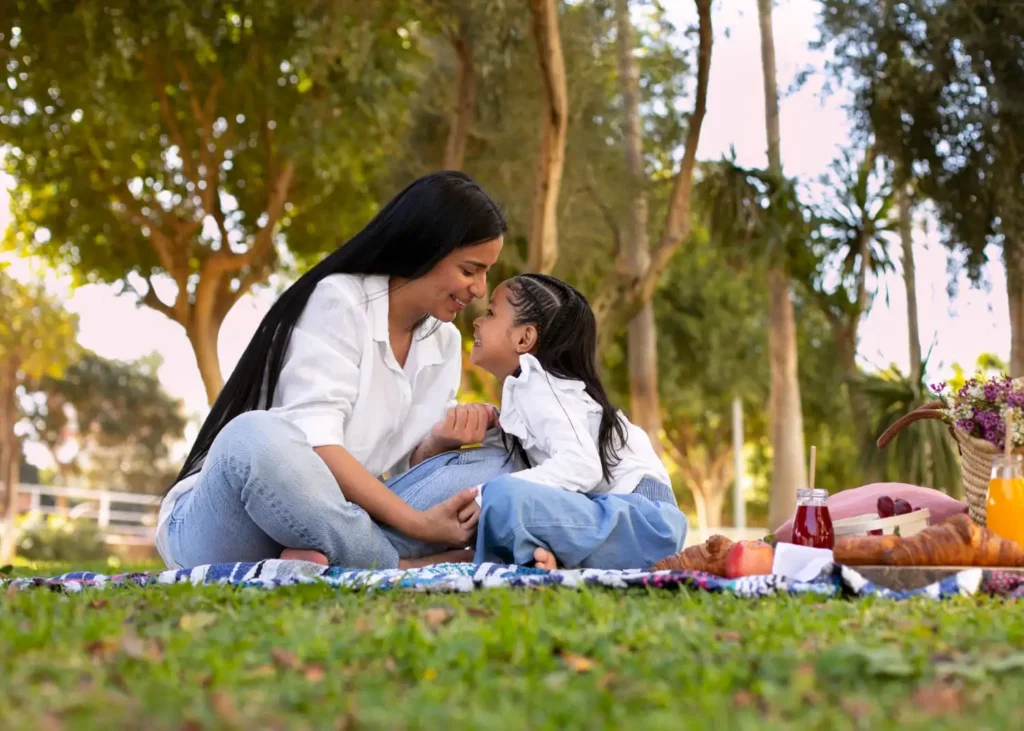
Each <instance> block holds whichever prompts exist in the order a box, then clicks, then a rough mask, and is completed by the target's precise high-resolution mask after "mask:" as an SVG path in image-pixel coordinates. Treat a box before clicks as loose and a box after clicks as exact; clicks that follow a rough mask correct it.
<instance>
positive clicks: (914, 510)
mask: <svg viewBox="0 0 1024 731" xmlns="http://www.w3.org/2000/svg"><path fill="white" fill-rule="evenodd" d="M920 509H921V508H919V507H917V506H914V509H913V510H911V511H910V512H911V513H916V512H917V511H918V510H920Z"/></svg>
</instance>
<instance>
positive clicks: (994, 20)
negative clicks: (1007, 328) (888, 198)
mask: <svg viewBox="0 0 1024 731" xmlns="http://www.w3.org/2000/svg"><path fill="white" fill-rule="evenodd" d="M820 28H821V30H822V36H823V37H822V43H823V44H825V43H827V44H828V45H829V47H830V48H832V49H833V51H834V58H833V62H832V64H831V66H832V71H833V75H834V78H835V79H836V80H837V82H838V83H841V84H842V85H843V87H844V88H846V89H850V90H852V91H853V93H854V104H853V107H852V109H853V112H854V118H855V120H856V121H857V123H858V125H859V128H860V131H861V133H862V136H864V137H870V136H873V137H874V138H875V139H876V140H877V141H878V143H879V146H880V149H881V151H882V152H883V154H886V155H889V156H890V157H892V158H893V160H895V161H896V162H897V163H899V164H900V165H901V166H902V167H903V169H904V171H905V175H910V176H912V177H913V178H915V179H916V180H917V183H918V186H919V188H920V190H921V192H922V193H923V194H924V195H925V196H926V197H928V198H929V199H931V200H932V201H933V202H934V203H935V206H936V209H937V211H938V215H939V218H940V220H941V221H942V223H943V224H944V231H945V233H946V243H947V244H948V245H950V246H954V247H959V248H962V249H963V250H964V251H965V252H966V258H965V262H964V263H965V265H966V267H967V271H968V273H969V274H970V275H971V277H972V278H973V279H975V280H977V279H978V278H979V277H980V276H981V267H982V265H983V264H984V263H985V261H986V260H987V254H986V252H985V246H986V245H987V244H988V243H991V242H996V243H1006V244H1007V245H1009V246H1012V247H1015V248H1016V247H1019V246H1020V243H1021V241H1022V240H1024V200H1022V198H1021V196H1020V195H1019V191H1020V187H1021V182H1022V180H1024V126H1022V125H1021V124H1020V120H1021V118H1024V102H1022V100H1021V95H1020V89H1021V88H1022V87H1024V63H1022V59H1024V15H1022V14H1021V12H1020V8H1019V7H1018V5H1017V4H1016V3H1008V2H1004V0H977V1H975V2H960V1H959V0H912V1H910V2H899V3H892V2H887V3H879V2H874V1H873V0H823V3H822V14H821V20H820Z"/></svg>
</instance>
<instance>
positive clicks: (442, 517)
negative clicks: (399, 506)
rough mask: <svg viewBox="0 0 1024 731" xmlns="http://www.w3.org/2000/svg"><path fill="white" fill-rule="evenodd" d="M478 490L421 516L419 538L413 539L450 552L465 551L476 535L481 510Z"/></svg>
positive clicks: (466, 492) (455, 498)
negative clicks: (477, 502) (463, 549)
mask: <svg viewBox="0 0 1024 731" xmlns="http://www.w3.org/2000/svg"><path fill="white" fill-rule="evenodd" d="M476 496H477V488H475V487H471V488H469V489H466V490H463V491H461V492H459V493H458V494H456V495H453V496H452V497H450V498H448V499H447V500H445V501H444V502H443V503H439V504H437V505H435V506H434V507H432V508H429V509H427V510H424V511H422V512H421V513H420V515H421V521H422V522H421V524H420V526H419V530H417V531H416V532H417V533H418V535H416V536H412V537H413V538H419V539H420V540H422V541H427V542H428V543H437V544H440V545H442V546H445V547H447V548H465V547H466V546H468V545H469V544H470V543H471V542H472V540H473V535H474V533H476V524H477V521H478V520H479V519H480V507H479V506H478V505H477V504H476Z"/></svg>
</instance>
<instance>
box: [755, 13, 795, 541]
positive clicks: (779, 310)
mask: <svg viewBox="0 0 1024 731" xmlns="http://www.w3.org/2000/svg"><path fill="white" fill-rule="evenodd" d="M757 17H758V23H759V26H760V29H761V73H762V76H763V78H764V110H765V111H764V113H765V130H766V132H767V136H768V172H769V174H770V175H771V176H772V177H773V178H775V179H776V180H777V181H780V182H781V181H782V179H783V178H782V154H781V152H780V149H779V147H780V132H779V91H778V85H777V80H776V71H775V39H774V36H773V33H772V0H757ZM785 267H786V265H785V263H784V260H781V259H780V260H778V263H777V264H776V265H775V266H773V267H772V269H771V270H770V272H769V275H768V291H769V295H770V296H769V304H768V312H769V319H770V326H769V329H768V342H769V354H770V355H769V357H770V362H771V384H772V387H771V397H770V400H769V413H770V420H771V434H772V438H771V442H772V498H771V506H770V508H769V512H768V525H769V527H771V528H775V527H776V526H778V525H779V524H781V523H782V522H783V521H785V520H786V519H787V518H789V516H790V515H792V514H793V510H794V508H795V506H796V491H797V490H799V489H800V488H802V487H805V486H806V485H807V470H806V467H805V464H804V432H803V412H802V410H801V407H800V382H799V380H798V379H797V349H796V342H797V333H796V318H795V317H794V314H793V292H792V288H791V287H790V281H789V274H788V272H787V271H786V268H785Z"/></svg>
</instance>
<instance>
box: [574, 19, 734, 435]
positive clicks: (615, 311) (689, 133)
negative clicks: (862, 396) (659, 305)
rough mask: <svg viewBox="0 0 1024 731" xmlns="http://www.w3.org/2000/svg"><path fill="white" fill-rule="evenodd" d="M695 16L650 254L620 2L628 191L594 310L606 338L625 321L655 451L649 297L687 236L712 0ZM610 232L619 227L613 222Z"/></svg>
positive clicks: (635, 384) (633, 410) (656, 409)
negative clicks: (686, 98) (681, 140)
mask: <svg viewBox="0 0 1024 731" xmlns="http://www.w3.org/2000/svg"><path fill="white" fill-rule="evenodd" d="M696 5H697V13H698V38H699V41H698V49H697V84H696V93H695V100H694V106H693V112H692V113H691V114H690V117H689V121H688V125H687V130H686V142H685V146H684V148H683V156H682V161H681V163H680V166H679V171H678V173H676V174H675V176H674V180H673V184H672V189H671V193H670V195H669V200H668V203H667V206H666V213H665V222H664V227H663V230H662V234H661V237H660V239H659V242H658V246H657V248H656V249H655V250H654V252H651V251H650V250H649V240H648V227H649V221H648V215H649V213H648V211H649V203H648V199H647V188H648V186H649V184H650V183H649V180H648V175H647V171H646V164H645V159H644V154H643V153H644V149H643V130H642V125H641V118H640V84H639V78H638V67H637V62H636V59H635V53H636V51H635V29H634V26H633V21H632V19H631V17H630V14H629V2H628V0H617V2H616V6H615V7H616V28H617V39H618V58H619V69H618V71H619V84H620V90H621V96H622V100H623V101H622V107H623V110H622V114H623V129H624V146H625V156H626V172H625V177H626V181H627V184H626V189H627V191H628V193H627V197H628V210H629V213H628V218H627V221H628V225H627V226H626V227H625V230H626V231H627V236H626V237H624V240H623V241H622V245H621V246H620V247H618V251H617V252H616V253H617V257H616V266H615V267H614V269H612V271H611V272H609V274H607V275H606V276H605V277H604V280H603V281H602V282H601V283H600V284H599V285H598V287H597V296H596V298H595V300H594V312H595V315H596V316H597V319H598V323H599V325H600V327H601V329H602V330H603V331H604V333H605V337H608V336H609V334H610V333H612V332H614V330H615V329H616V327H617V326H618V325H619V323H623V322H624V323H628V325H627V333H628V346H627V348H628V358H629V370H630V416H631V418H632V420H633V421H634V422H636V423H637V424H638V425H639V426H641V427H642V428H643V429H644V430H645V431H646V432H647V433H648V435H649V436H650V438H651V442H652V443H653V444H654V445H655V446H656V448H657V447H658V446H659V445H660V441H661V435H660V432H661V409H660V406H659V401H658V372H657V334H656V330H655V325H654V311H653V309H652V308H651V306H650V303H651V299H652V298H653V296H654V292H655V290H656V289H657V287H658V283H659V281H660V279H661V276H662V274H663V273H664V272H665V270H666V268H667V267H668V265H669V263H670V262H671V260H672V257H673V256H674V255H675V253H676V252H677V251H678V250H679V248H680V247H681V246H682V245H683V243H684V241H685V240H686V238H687V237H688V236H689V233H690V193H691V190H692V187H693V171H694V167H695V164H696V159H697V157H696V156H697V145H698V143H699V141H700V130H701V125H702V124H703V121H704V114H705V112H706V109H707V90H708V79H709V76H710V71H711V47H712V43H713V37H714V35H713V30H712V25H711V2H710V0H696ZM612 226H613V230H614V231H616V232H617V231H619V230H620V227H619V225H618V224H617V223H616V222H614V221H613V222H612Z"/></svg>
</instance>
